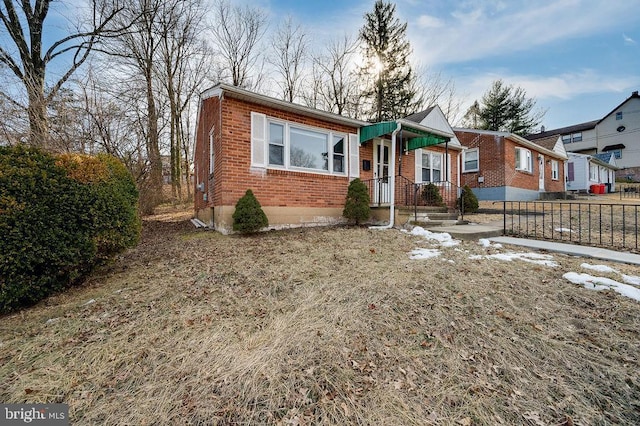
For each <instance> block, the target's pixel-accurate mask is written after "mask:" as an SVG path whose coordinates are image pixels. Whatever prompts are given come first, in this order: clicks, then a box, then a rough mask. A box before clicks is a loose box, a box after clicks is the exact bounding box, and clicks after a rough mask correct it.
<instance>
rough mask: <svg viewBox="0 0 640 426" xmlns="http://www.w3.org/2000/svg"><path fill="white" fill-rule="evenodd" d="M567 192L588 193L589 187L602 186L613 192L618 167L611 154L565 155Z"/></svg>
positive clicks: (571, 153)
mask: <svg viewBox="0 0 640 426" xmlns="http://www.w3.org/2000/svg"><path fill="white" fill-rule="evenodd" d="M567 155H568V157H569V160H568V161H567V175H566V181H567V191H580V192H583V191H589V189H590V188H591V185H599V184H604V185H605V188H606V189H607V190H609V191H611V192H613V191H615V181H616V180H615V173H616V170H618V169H619V167H617V166H616V159H615V156H614V155H613V153H611V152H609V153H603V154H596V155H587V154H578V153H575V152H569V153H567Z"/></svg>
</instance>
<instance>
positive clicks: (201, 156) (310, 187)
mask: <svg viewBox="0 0 640 426" xmlns="http://www.w3.org/2000/svg"><path fill="white" fill-rule="evenodd" d="M251 112H259V113H262V114H265V115H267V116H269V117H276V118H279V119H282V120H287V121H289V122H295V123H300V124H304V125H307V126H312V127H316V128H319V129H325V130H333V131H339V132H344V133H347V134H348V133H353V134H355V133H357V128H354V127H349V126H345V125H339V124H334V123H329V122H325V121H323V120H319V119H315V118H309V117H304V116H299V115H296V114H292V113H289V112H286V111H281V110H275V109H272V108H268V107H265V106H262V105H258V104H252V103H248V102H244V101H239V100H236V99H233V98H230V97H227V98H224V99H223V100H222V102H220V100H219V99H218V98H217V97H213V98H209V99H206V100H205V101H204V105H203V108H202V109H201V112H200V122H199V123H198V135H197V142H196V144H197V147H196V154H195V155H196V162H197V163H199V164H203V165H204V164H208V156H209V142H208V135H209V128H210V127H211V125H210V124H209V123H219V125H216V132H215V137H216V139H215V142H214V146H215V148H214V149H215V154H216V155H215V157H216V164H215V173H214V174H215V176H214V179H213V181H212V182H208V183H211V185H208V191H209V201H208V202H206V203H205V202H203V201H202V197H201V196H197V197H196V208H202V207H205V206H214V205H235V203H236V202H237V201H238V199H239V198H240V197H242V196H243V195H244V193H245V191H246V190H247V189H251V190H252V191H253V193H254V194H255V195H256V198H258V200H259V201H260V203H261V204H262V205H263V206H287V207H342V206H344V200H345V196H346V193H347V187H348V185H349V179H348V177H347V176H336V175H329V174H321V173H308V172H300V171H288V170H275V169H267V170H261V169H254V170H252V169H251ZM369 149H371V148H369ZM366 153H367V149H366V147H363V148H362V150H361V153H360V156H361V161H360V162H362V159H363V158H367V157H365V155H366ZM369 158H370V157H369ZM200 160H203V161H202V162H200ZM345 160H346V161H348V156H346V157H345ZM203 168H204V166H203ZM206 168H207V170H206V175H208V166H206ZM196 173H197V176H196V180H197V181H199V182H201V181H202V180H201V179H202V178H203V177H204V176H205V171H204V170H197V171H196ZM363 174H364V173H363ZM362 178H363V179H366V177H365V176H363V177H362Z"/></svg>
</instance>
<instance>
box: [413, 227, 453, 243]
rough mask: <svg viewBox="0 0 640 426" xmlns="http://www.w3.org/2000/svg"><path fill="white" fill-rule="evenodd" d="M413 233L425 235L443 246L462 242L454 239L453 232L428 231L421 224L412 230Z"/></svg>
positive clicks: (424, 236)
mask: <svg viewBox="0 0 640 426" xmlns="http://www.w3.org/2000/svg"><path fill="white" fill-rule="evenodd" d="M411 235H415V236H417V237H423V238H425V239H427V240H434V241H436V242H438V243H440V245H441V246H443V247H453V246H457V245H458V244H460V240H454V239H453V238H452V237H451V234H449V233H446V232H431V231H427V230H426V229H424V228H423V227H421V226H416V227H415V228H413V229H412V230H411Z"/></svg>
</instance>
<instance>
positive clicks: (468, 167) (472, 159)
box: [462, 148, 480, 173]
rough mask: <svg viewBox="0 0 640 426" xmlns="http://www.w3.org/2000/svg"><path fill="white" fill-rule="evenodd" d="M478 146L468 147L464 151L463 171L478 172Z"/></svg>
mask: <svg viewBox="0 0 640 426" xmlns="http://www.w3.org/2000/svg"><path fill="white" fill-rule="evenodd" d="M478 160H479V159H478V148H472V149H467V150H465V151H463V152H462V172H463V173H465V172H477V171H478V170H479V169H480V168H479V161H478Z"/></svg>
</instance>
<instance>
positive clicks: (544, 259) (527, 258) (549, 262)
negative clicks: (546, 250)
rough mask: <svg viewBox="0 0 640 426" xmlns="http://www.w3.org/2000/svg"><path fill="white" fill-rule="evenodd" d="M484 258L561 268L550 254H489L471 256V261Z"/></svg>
mask: <svg viewBox="0 0 640 426" xmlns="http://www.w3.org/2000/svg"><path fill="white" fill-rule="evenodd" d="M482 258H484V259H497V260H504V261H507V262H511V261H513V260H522V261H524V262H529V263H535V264H537V265H543V266H550V267H552V268H555V267H557V266H559V265H558V263H556V262H554V261H553V256H551V255H548V254H541V253H515V252H508V253H497V254H489V255H486V256H469V259H474V260H476V259H482Z"/></svg>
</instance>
